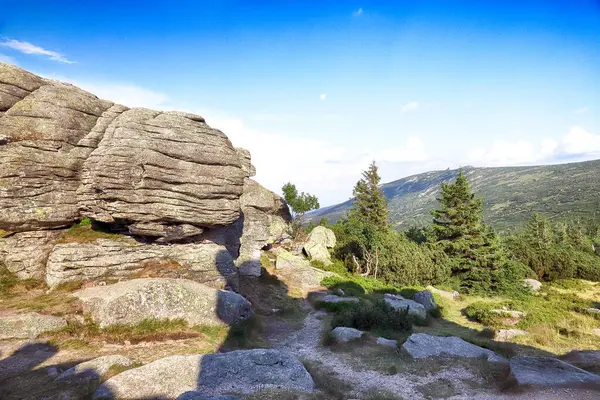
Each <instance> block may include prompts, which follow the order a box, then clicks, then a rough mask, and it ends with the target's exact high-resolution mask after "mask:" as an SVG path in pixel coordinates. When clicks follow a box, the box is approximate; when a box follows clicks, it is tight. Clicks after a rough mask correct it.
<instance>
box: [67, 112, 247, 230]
mask: <svg viewBox="0 0 600 400" xmlns="http://www.w3.org/2000/svg"><path fill="white" fill-rule="evenodd" d="M243 179H244V172H243V171H242V168H241V165H240V160H239V158H238V155H237V153H236V151H235V149H234V148H233V146H232V145H231V143H230V142H229V139H227V136H225V135H224V134H223V133H222V132H220V131H218V130H216V129H212V128H210V127H209V126H208V125H207V124H206V123H205V121H204V119H203V118H202V117H200V116H197V115H193V114H186V113H180V112H158V111H153V110H147V109H132V110H128V111H125V112H123V113H122V114H120V115H119V116H118V117H116V118H115V119H114V120H113V121H112V122H111V123H110V124H109V125H108V127H107V128H106V131H105V133H104V136H103V138H102V140H101V141H100V143H99V144H98V147H97V148H96V149H95V150H94V151H93V152H92V153H91V154H90V156H89V157H88V158H87V160H86V161H85V163H84V166H83V171H82V176H81V186H80V188H79V190H78V191H77V195H78V202H79V208H80V211H81V214H82V215H84V216H86V217H89V218H92V219H94V220H96V221H100V222H105V223H118V224H124V225H130V224H133V223H139V222H143V223H147V222H154V223H163V224H166V225H173V224H190V225H195V226H201V227H202V226H208V227H210V226H219V225H229V224H231V223H233V222H234V221H235V220H236V219H238V217H239V208H240V204H239V198H240V196H241V194H242V189H243Z"/></svg>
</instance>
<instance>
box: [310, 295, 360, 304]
mask: <svg viewBox="0 0 600 400" xmlns="http://www.w3.org/2000/svg"><path fill="white" fill-rule="evenodd" d="M319 301H321V302H322V303H359V302H360V300H359V299H358V298H356V297H340V296H336V295H335V294H328V295H325V296H323V297H321V298H320V299H319Z"/></svg>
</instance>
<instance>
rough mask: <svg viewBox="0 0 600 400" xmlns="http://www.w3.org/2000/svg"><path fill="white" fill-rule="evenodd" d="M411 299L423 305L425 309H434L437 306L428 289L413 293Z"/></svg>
mask: <svg viewBox="0 0 600 400" xmlns="http://www.w3.org/2000/svg"><path fill="white" fill-rule="evenodd" d="M413 300H414V301H416V302H417V303H419V304H421V305H422V306H423V307H425V311H430V310H435V309H436V308H438V306H437V304H436V303H435V299H434V298H433V294H431V292H430V291H429V290H423V291H421V292H417V293H415V295H414V296H413Z"/></svg>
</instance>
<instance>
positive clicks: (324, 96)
mask: <svg viewBox="0 0 600 400" xmlns="http://www.w3.org/2000/svg"><path fill="white" fill-rule="evenodd" d="M319 98H320V99H321V101H325V100H326V99H327V93H321V95H320V96H319Z"/></svg>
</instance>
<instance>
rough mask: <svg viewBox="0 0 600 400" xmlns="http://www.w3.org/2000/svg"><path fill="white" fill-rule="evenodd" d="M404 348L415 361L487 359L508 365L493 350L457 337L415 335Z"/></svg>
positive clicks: (411, 336)
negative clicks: (445, 358) (441, 358)
mask: <svg viewBox="0 0 600 400" xmlns="http://www.w3.org/2000/svg"><path fill="white" fill-rule="evenodd" d="M402 348H403V349H404V350H405V351H406V352H407V353H408V354H409V355H410V356H411V357H412V358H415V359H423V358H429V357H460V358H485V359H487V361H488V362H492V363H502V364H504V363H506V360H505V359H504V358H502V357H500V356H498V355H497V354H496V353H494V352H493V351H491V350H488V349H484V348H482V347H479V346H475V345H474V344H471V343H469V342H465V341H464V340H462V339H461V338H459V337H456V336H448V337H445V336H432V335H427V334H425V333H413V334H412V335H410V336H409V337H408V339H407V340H406V342H404V344H403V345H402Z"/></svg>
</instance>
